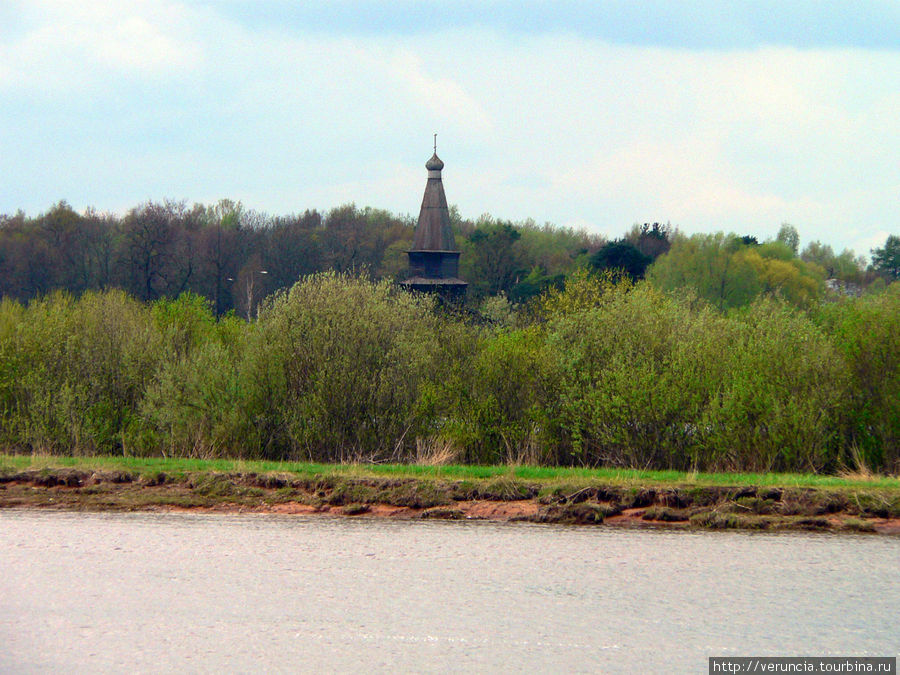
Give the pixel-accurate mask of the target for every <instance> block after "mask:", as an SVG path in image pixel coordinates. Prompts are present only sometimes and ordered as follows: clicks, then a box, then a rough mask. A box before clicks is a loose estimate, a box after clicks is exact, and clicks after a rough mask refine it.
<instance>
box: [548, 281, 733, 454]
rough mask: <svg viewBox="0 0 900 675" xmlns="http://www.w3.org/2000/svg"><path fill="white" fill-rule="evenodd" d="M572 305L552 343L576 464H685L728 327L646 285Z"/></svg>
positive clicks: (553, 328) (557, 322)
mask: <svg viewBox="0 0 900 675" xmlns="http://www.w3.org/2000/svg"><path fill="white" fill-rule="evenodd" d="M579 293H580V291H579ZM563 304H564V303H557V306H563ZM578 304H580V305H581V307H580V308H578V309H575V310H574V311H564V312H560V311H557V312H555V313H554V314H553V315H552V316H551V318H550V323H549V335H548V341H549V344H550V346H551V351H552V353H553V354H554V355H555V358H556V361H557V363H558V364H559V368H560V370H561V373H562V377H563V382H564V383H563V385H562V393H561V396H560V405H561V411H560V416H561V422H562V427H563V428H564V429H565V432H566V435H567V439H566V442H567V443H568V444H570V445H571V448H572V452H573V454H574V457H575V459H576V460H580V461H582V462H585V463H587V464H613V465H619V466H639V467H649V466H655V467H666V468H670V467H681V466H687V465H689V464H690V463H691V452H692V448H693V447H694V445H695V444H696V441H697V434H698V429H697V426H696V423H697V420H698V418H699V417H700V415H701V414H702V411H703V409H704V406H705V405H706V403H707V401H708V398H709V396H710V395H711V392H712V387H713V384H714V383H715V382H716V381H717V380H718V379H719V378H720V377H721V373H720V372H719V371H720V363H721V362H720V360H719V359H718V358H717V355H718V354H719V353H721V350H722V348H723V345H722V344H720V342H721V341H722V340H723V336H722V335H721V332H722V331H721V328H722V326H723V324H724V322H725V319H723V318H722V317H720V316H718V315H716V314H714V313H711V312H710V311H709V310H704V309H701V310H699V312H698V313H697V314H696V315H694V316H692V315H691V312H690V310H689V309H688V308H687V305H686V303H680V302H677V301H676V300H674V299H673V298H671V297H669V296H667V295H665V294H663V293H661V292H660V291H658V290H656V289H654V288H653V287H652V286H650V285H649V284H646V283H641V284H638V286H637V287H636V288H634V290H631V289H629V287H628V286H626V285H620V286H614V287H608V288H607V289H606V292H605V293H604V294H603V295H602V297H601V299H600V302H599V303H597V304H596V305H594V306H584V304H583V303H581V302H578Z"/></svg>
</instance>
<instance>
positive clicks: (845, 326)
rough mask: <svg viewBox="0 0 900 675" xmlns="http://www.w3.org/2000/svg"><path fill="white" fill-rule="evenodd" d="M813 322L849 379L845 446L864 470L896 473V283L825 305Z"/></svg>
mask: <svg viewBox="0 0 900 675" xmlns="http://www.w3.org/2000/svg"><path fill="white" fill-rule="evenodd" d="M819 320H820V322H821V323H822V325H823V326H824V328H825V330H826V331H827V332H828V333H829V334H830V335H831V336H832V338H831V339H832V342H833V343H834V345H835V347H836V349H837V351H838V353H839V354H840V355H841V356H842V357H843V360H844V361H845V362H846V363H847V366H848V368H849V370H850V373H851V376H852V380H851V383H850V386H849V387H848V392H847V396H848V399H849V400H848V404H849V405H848V408H849V410H850V411H851V416H850V420H849V424H850V430H849V438H848V443H849V444H851V445H852V446H855V447H857V448H858V449H859V450H860V451H861V452H862V453H863V458H864V460H865V461H866V462H867V464H868V466H869V468H871V467H885V468H886V469H887V470H888V471H891V472H894V473H898V472H900V284H897V283H894V284H891V285H890V286H888V287H887V289H886V290H885V291H883V292H881V293H876V294H870V295H867V296H864V297H863V298H859V299H853V300H851V299H845V300H843V301H842V302H839V303H832V304H829V305H826V306H824V307H823V308H822V309H821V311H820V312H819ZM853 468H856V467H853Z"/></svg>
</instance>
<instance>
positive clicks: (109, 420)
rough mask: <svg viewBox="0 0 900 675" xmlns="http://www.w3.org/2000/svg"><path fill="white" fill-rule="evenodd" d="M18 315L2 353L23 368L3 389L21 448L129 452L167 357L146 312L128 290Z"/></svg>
mask: <svg viewBox="0 0 900 675" xmlns="http://www.w3.org/2000/svg"><path fill="white" fill-rule="evenodd" d="M4 313H6V312H4ZM17 313H19V315H20V316H19V318H20V321H19V322H18V323H17V324H16V326H15V328H14V329H13V330H8V329H7V330H5V331H4V333H5V335H4V336H3V343H4V345H3V347H2V349H3V352H4V353H5V354H8V355H9V357H10V358H11V360H12V362H14V363H15V364H16V367H15V371H14V372H11V373H4V380H5V382H4V383H3V385H2V386H0V389H2V390H4V391H5V392H7V396H6V397H5V398H7V400H8V401H9V399H10V398H11V399H12V400H13V401H12V405H13V406H14V408H13V410H8V411H7V415H9V414H10V413H14V414H12V415H11V416H10V428H9V432H10V434H11V435H13V437H14V438H15V443H16V444H20V445H22V446H24V447H27V448H30V449H33V450H41V451H56V452H60V451H62V452H73V453H79V454H81V453H93V452H111V451H122V450H123V448H124V446H125V433H126V432H127V431H134V430H135V429H136V427H137V426H138V425H139V420H137V418H136V415H135V413H136V408H137V405H138V402H139V401H140V398H141V396H142V395H143V392H144V389H145V387H146V386H147V384H148V383H149V381H150V379H151V378H152V376H153V373H154V371H155V369H156V368H157V365H158V363H159V360H160V357H161V350H160V342H159V339H158V335H157V334H156V333H155V331H154V330H153V329H152V324H151V321H150V317H149V314H148V313H147V311H146V309H145V308H144V306H143V305H141V304H140V303H138V302H137V301H135V300H133V299H131V298H129V297H128V296H127V295H126V294H125V293H123V292H121V291H108V292H105V293H86V294H85V295H83V296H82V297H81V298H80V299H79V300H77V301H76V300H74V299H72V297H71V296H69V295H66V294H63V293H57V294H53V295H50V296H48V297H46V298H44V299H42V300H38V301H34V302H32V303H31V304H30V305H29V306H28V307H27V308H26V309H25V310H24V311H19V312H17ZM10 378H11V379H10ZM10 393H11V397H10V396H9V394H10Z"/></svg>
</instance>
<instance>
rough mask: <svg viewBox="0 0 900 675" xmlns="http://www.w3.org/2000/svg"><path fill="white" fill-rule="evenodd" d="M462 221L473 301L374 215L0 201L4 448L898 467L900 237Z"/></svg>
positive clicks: (460, 239) (669, 465)
mask: <svg viewBox="0 0 900 675" xmlns="http://www.w3.org/2000/svg"><path fill="white" fill-rule="evenodd" d="M452 215H453V226H454V228H455V231H456V237H457V244H458V246H459V248H460V249H461V251H462V257H461V270H460V272H461V276H462V277H463V278H465V279H466V280H467V281H469V283H470V292H469V298H468V300H467V305H466V306H464V307H454V306H441V305H440V304H438V303H436V302H435V301H434V299H433V298H431V297H424V296H418V295H413V294H410V293H407V292H405V291H402V290H401V289H400V288H399V287H398V285H397V284H396V282H397V281H399V280H402V278H403V275H404V271H405V268H406V255H405V251H406V249H407V247H408V246H409V244H410V242H411V239H412V232H413V227H414V223H413V222H412V221H411V220H410V219H409V218H405V217H399V216H395V215H392V214H390V213H387V212H384V211H379V210H375V209H369V208H366V209H358V208H356V207H354V206H344V207H341V208H337V209H334V210H332V211H329V212H328V213H324V214H320V213H318V212H315V211H307V212H306V213H304V214H302V215H297V216H280V217H268V216H265V215H262V214H258V213H254V212H248V211H245V210H243V209H242V208H241V206H240V205H239V204H234V203H231V202H227V201H223V202H220V203H219V204H217V205H215V206H212V207H204V206H195V207H193V208H190V209H189V208H187V207H186V206H185V205H183V204H173V203H165V204H154V203H149V204H145V205H142V206H139V207H136V208H135V209H133V210H131V211H130V212H129V213H128V214H127V215H125V216H124V217H115V216H110V215H102V214H98V213H95V212H93V211H88V212H86V213H84V214H78V213H76V212H75V211H73V210H72V209H71V208H70V207H68V206H67V205H66V204H65V203H60V204H57V205H56V206H54V207H53V208H52V209H50V210H49V211H48V212H47V213H45V214H42V215H40V216H38V217H35V218H28V217H26V216H25V215H24V214H22V213H19V214H16V215H14V216H0V294H2V300H0V422H2V424H0V446H2V448H3V449H4V450H7V451H19V452H50V453H59V454H71V453H75V454H93V453H110V454H125V455H166V456H173V455H178V456H200V457H226V456H227V457H241V458H270V459H312V460H316V461H363V462H385V461H407V462H416V461H418V462H442V461H443V462H447V461H453V462H473V463H504V462H520V463H534V464H554V465H555V464H560V465H588V466H599V465H604V466H627V467H638V468H657V469H683V470H692V469H696V470H704V471H713V470H730V471H741V470H752V471H770V470H778V471H814V472H835V471H839V470H841V469H855V470H873V471H881V472H889V473H896V472H898V471H900V284H897V283H893V282H894V281H896V279H897V277H898V274H900V238H898V237H894V236H891V237H889V238H888V240H887V241H886V242H885V244H884V247H883V248H880V249H876V250H875V251H873V252H872V263H871V264H870V265H867V264H865V262H864V260H863V259H862V258H860V257H858V256H856V255H855V254H854V253H853V252H851V251H844V252H842V253H839V254H835V253H834V251H832V249H831V248H830V247H829V246H828V245H826V244H823V243H821V242H813V243H811V244H809V245H808V246H806V247H805V248H804V249H802V250H799V246H798V244H799V235H798V233H797V230H796V229H795V228H793V227H792V226H790V225H784V226H782V228H781V230H780V231H779V233H778V236H777V237H776V238H775V239H773V240H771V241H764V242H758V241H757V240H756V239H754V238H753V237H752V236H749V235H738V234H724V233H716V234H709V235H692V236H686V235H684V234H681V233H680V232H678V231H677V230H676V229H674V228H672V227H671V226H669V225H662V224H659V223H655V224H646V225H635V226H634V227H632V228H631V229H630V230H628V231H626V232H625V233H624V234H623V236H622V237H621V238H619V239H616V240H613V241H605V240H603V239H602V238H600V237H598V236H595V235H589V234H586V233H584V232H579V231H575V230H571V229H566V228H558V227H554V226H552V225H543V226H539V225H537V224H535V223H532V222H526V223H511V222H505V221H500V220H496V219H494V218H491V217H489V216H484V217H482V218H480V219H478V220H477V221H475V222H472V221H466V220H463V219H461V218H460V217H459V216H458V214H457V213H455V212H454V213H453V214H452Z"/></svg>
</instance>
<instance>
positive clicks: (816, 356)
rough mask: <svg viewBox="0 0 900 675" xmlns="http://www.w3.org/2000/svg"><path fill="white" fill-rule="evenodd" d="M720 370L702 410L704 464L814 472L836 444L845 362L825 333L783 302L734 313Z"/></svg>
mask: <svg viewBox="0 0 900 675" xmlns="http://www.w3.org/2000/svg"><path fill="white" fill-rule="evenodd" d="M732 329H734V330H735V334H734V336H733V339H732V340H731V341H730V345H729V346H728V349H727V350H726V351H723V352H722V353H721V354H720V356H719V358H720V359H721V361H722V362H723V364H724V366H725V369H724V375H723V377H722V379H721V384H720V386H719V388H718V391H717V395H716V396H715V397H713V398H712V399H711V401H710V405H709V407H708V410H707V412H706V413H705V414H704V416H703V422H702V427H703V428H704V429H705V430H706V436H707V438H706V441H705V444H706V446H707V448H710V449H712V452H711V453H710V454H709V455H708V456H707V457H706V462H705V463H706V464H707V465H710V464H711V465H712V466H713V467H714V468H716V469H718V470H729V469H732V468H736V467H741V469H742V470H751V471H773V470H778V471H781V470H788V469H789V468H790V469H791V470H797V469H800V470H803V471H813V472H816V471H820V470H822V469H823V468H825V467H826V466H827V465H828V464H829V463H833V461H834V459H835V456H834V453H835V449H836V448H838V447H839V445H840V444H839V437H838V434H839V432H840V422H841V417H842V414H843V411H844V410H843V400H844V396H845V393H846V386H847V369H846V367H845V365H844V363H843V362H842V361H841V360H840V358H838V355H837V353H836V352H835V350H834V348H833V347H832V345H831V344H830V343H829V341H828V340H827V338H826V336H825V335H824V334H823V333H822V332H821V331H820V330H819V329H818V328H817V327H816V326H815V325H813V323H812V322H811V321H810V320H809V319H808V318H807V317H806V316H804V315H803V314H801V313H799V312H797V311H796V310H795V309H793V308H791V307H790V306H788V305H785V304H783V303H779V302H773V301H771V300H761V301H758V302H756V303H754V305H753V306H752V307H750V308H749V309H748V310H747V311H746V312H744V313H741V314H740V315H738V316H737V317H736V318H735V320H734V322H733V325H732Z"/></svg>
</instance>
